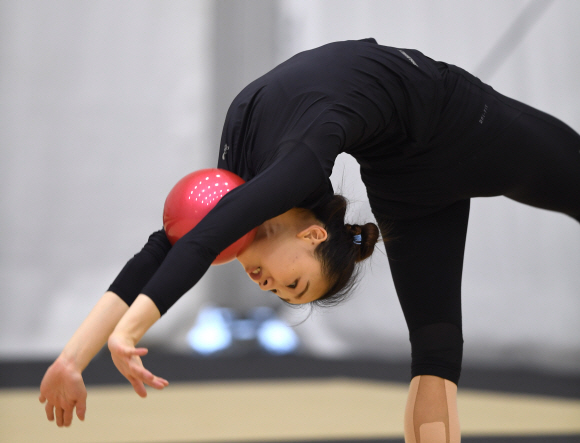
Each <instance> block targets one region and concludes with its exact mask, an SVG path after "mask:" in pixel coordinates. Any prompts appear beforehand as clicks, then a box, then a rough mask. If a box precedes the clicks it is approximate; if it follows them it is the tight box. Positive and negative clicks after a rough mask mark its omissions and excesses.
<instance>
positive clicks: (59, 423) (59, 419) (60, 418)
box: [54, 406, 64, 427]
mask: <svg viewBox="0 0 580 443" xmlns="http://www.w3.org/2000/svg"><path fill="white" fill-rule="evenodd" d="M54 409H55V411H54V412H55V415H56V425H57V426H58V427H61V426H62V425H63V423H64V419H63V410H62V408H59V407H58V406H57V407H56V408H54Z"/></svg>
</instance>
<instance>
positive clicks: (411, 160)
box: [40, 39, 580, 443]
mask: <svg viewBox="0 0 580 443" xmlns="http://www.w3.org/2000/svg"><path fill="white" fill-rule="evenodd" d="M343 152H345V153H348V154H350V155H352V156H353V157H354V158H355V159H356V161H357V162H358V163H359V165H360V174H361V178H362V181H363V183H364V184H365V186H366V190H367V195H368V199H369V202H370V206H371V209H372V211H373V214H374V217H375V219H376V224H374V223H367V224H364V225H356V224H348V223H346V222H345V219H344V217H345V212H346V207H347V202H346V200H345V199H344V198H343V197H342V196H340V195H335V194H334V192H333V189H332V185H331V183H330V180H329V177H330V175H331V172H332V168H333V165H334V161H335V159H336V157H337V156H338V155H339V154H340V153H343ZM218 155H219V157H218V163H217V167H218V168H222V169H227V170H229V171H232V172H234V173H236V174H237V175H239V176H240V177H242V178H243V179H244V180H245V181H246V183H245V184H243V185H241V186H239V187H237V188H235V189H234V190H232V191H231V192H230V193H228V194H227V195H226V196H224V197H223V198H222V199H221V201H220V202H219V203H218V204H217V205H216V207H215V208H214V209H213V210H211V211H210V213H209V214H208V215H207V216H206V217H205V218H204V219H203V220H202V221H201V222H200V223H199V224H198V225H197V226H196V227H195V228H193V229H192V230H191V231H189V232H188V233H187V234H186V235H184V236H183V237H182V238H181V239H180V240H179V241H177V242H176V243H175V245H174V246H171V244H170V243H169V241H168V239H167V236H166V235H165V232H164V231H163V230H160V231H157V232H155V233H153V234H152V235H151V236H150V237H149V240H148V242H147V243H146V245H145V246H144V247H143V249H142V250H141V251H140V252H139V253H138V254H136V255H135V256H134V257H133V258H132V259H131V260H129V262H128V263H127V264H126V265H125V267H124V268H123V269H122V271H121V272H120V274H119V275H118V276H117V278H116V279H115V280H114V282H113V283H112V285H111V286H110V287H109V290H108V291H107V292H106V293H105V294H104V296H103V297H102V299H101V300H100V301H99V302H98V303H97V305H96V306H95V308H94V309H93V310H92V311H91V313H90V314H89V315H88V317H87V318H86V320H85V321H84V322H83V323H82V325H81V326H80V327H79V329H78V330H77V331H76V333H75V334H74V335H73V337H72V338H71V340H70V341H69V342H68V344H67V345H66V347H65V348H64V350H63V352H62V353H61V355H60V356H59V357H58V358H57V359H56V360H55V362H54V363H53V364H52V365H51V366H50V367H49V368H48V370H47V372H46V374H45V376H44V378H43V380H42V383H41V389H40V391H41V395H40V401H41V402H42V403H45V402H46V405H45V409H46V415H47V417H48V419H49V420H54V418H55V416H56V424H57V425H58V426H63V425H64V426H69V425H70V423H71V421H72V418H73V411H74V409H75V408H76V414H77V416H78V418H79V419H81V420H83V419H84V416H85V410H86V395H87V394H86V389H85V386H84V382H83V379H82V371H83V370H84V368H85V367H86V366H87V365H88V364H89V362H90V360H91V359H92V358H93V357H94V356H95V355H96V353H97V352H98V351H99V350H100V349H101V348H102V347H103V345H104V344H105V343H107V342H108V347H109V349H110V351H111V355H112V358H113V361H114V363H115V365H116V366H117V368H118V369H119V371H120V372H121V373H122V374H123V375H124V376H125V377H126V378H127V379H128V380H129V381H130V382H131V384H132V385H133V387H134V389H135V391H136V392H137V394H139V395H140V396H145V395H146V390H145V385H148V386H151V387H153V388H156V389H162V388H164V387H165V386H167V383H168V382H167V381H166V380H164V379H162V378H160V377H157V376H155V375H153V374H152V373H151V372H149V371H148V370H147V369H145V368H144V367H143V364H142V362H141V358H140V357H141V356H143V355H145V354H146V353H147V350H146V349H144V348H136V345H137V343H138V342H139V340H140V339H141V337H142V336H143V335H144V334H145V332H146V331H147V330H148V329H149V328H150V327H151V326H152V325H153V324H154V323H155V322H156V321H157V320H158V319H159V318H160V317H161V316H162V315H163V314H164V313H165V312H166V311H167V310H168V309H169V308H170V307H171V306H172V305H173V304H174V303H175V302H176V301H177V300H178V299H179V298H180V297H181V296H182V295H183V294H184V293H185V292H187V291H188V290H189V289H190V288H191V287H193V286H194V285H195V284H196V283H197V282H198V281H199V279H200V278H201V277H202V276H203V275H204V273H205V272H206V270H207V269H208V267H209V266H210V264H211V263H212V261H213V260H214V259H215V257H216V256H217V255H218V254H219V253H220V251H222V250H223V249H225V248H226V247H227V246H228V245H230V244H231V243H233V242H234V241H235V240H236V239H238V238H240V237H242V236H243V235H244V234H246V233H247V232H249V231H250V230H252V229H254V228H256V227H257V231H256V232H257V233H256V237H255V239H254V241H253V242H252V243H251V245H250V246H248V247H247V248H246V249H245V250H244V251H243V252H242V253H241V254H240V255H239V256H238V257H237V259H238V261H239V262H240V263H241V264H242V266H243V267H244V270H245V272H246V273H247V274H248V276H249V277H250V278H251V279H252V280H253V281H254V282H255V283H256V284H258V285H259V287H260V289H262V290H265V291H271V292H272V293H273V294H274V296H277V297H279V298H280V299H282V300H284V301H285V302H287V303H292V304H303V303H312V304H315V305H319V306H333V305H336V304H337V303H340V302H341V301H342V300H343V299H344V298H345V297H346V296H347V295H348V293H349V290H350V289H351V288H352V286H353V282H354V280H355V278H356V274H357V269H358V264H359V263H360V262H361V261H362V260H364V259H366V258H368V257H369V256H370V255H371V254H372V253H373V250H374V249H375V245H376V244H377V242H378V241H383V242H384V244H385V247H386V251H387V255H388V260H389V266H390V271H391V274H392V278H393V281H394V283H395V287H396V291H397V296H398V298H399V301H400V304H401V307H402V309H403V313H404V316H405V320H406V323H407V326H408V329H409V337H410V342H411V346H412V363H411V381H410V389H409V396H408V401H407V406H406V410H405V419H404V428H405V441H406V442H407V443H430V442H431V443H433V442H450V443H458V442H459V441H460V431H459V418H458V411H457V405H456V394H457V384H458V382H459V377H460V372H461V360H462V353H463V337H462V320H461V278H462V270H463V256H464V247H465V238H466V232H467V224H468V217H469V206H470V199H471V198H473V197H490V196H499V195H503V196H506V197H508V198H510V199H512V200H515V201H517V202H520V203H524V204H527V205H531V206H535V207H538V208H543V209H547V210H552V211H558V212H561V213H563V214H566V215H569V216H571V217H573V218H575V219H576V220H578V221H580V136H579V135H578V134H577V133H576V132H575V131H574V130H572V129H571V128H570V127H568V126H567V125H565V124H564V123H562V122H561V121H559V120H557V119H556V118H554V117H552V116H550V115H547V114H545V113H543V112H540V111H538V110H536V109H534V108H531V107H530V106H527V105H525V104H522V103H520V102H518V101H516V100H513V99H511V98H508V97H506V96H504V95H502V94H500V93H498V92H496V91H495V90H494V89H492V88H491V87H490V86H488V85H486V84H484V83H482V82H481V81H480V80H479V79H478V78H476V77H474V76H473V75H471V74H469V73H468V72H466V71H464V70H462V69H461V68H459V67H457V66H453V65H450V64H447V63H443V62H439V61H434V60H432V59H430V58H429V57H426V56H425V55H423V54H422V53H421V52H419V51H416V50H413V49H399V48H392V47H386V46H381V45H379V44H377V42H376V41H375V40H374V39H365V40H359V41H344V42H335V43H330V44H327V45H325V46H322V47H319V48H316V49H313V50H309V51H305V52H302V53H299V54H297V55H295V56H294V57H292V58H290V59H289V60H287V61H286V62H284V63H282V64H280V65H279V66H277V67H276V68H274V69H273V70H272V71H270V72H268V73H266V74H265V75H264V76H262V77H260V78H258V79H257V80H255V81H254V82H252V83H250V84H249V85H248V86H247V87H246V88H244V89H243V90H242V91H241V93H240V94H239V95H238V96H237V97H236V98H235V99H234V101H233V103H232V104H231V106H230V108H229V110H228V113H227V116H226V120H225V124H224V128H223V133H222V138H221V143H220V146H219V154H218Z"/></svg>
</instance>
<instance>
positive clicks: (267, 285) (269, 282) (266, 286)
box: [258, 277, 274, 291]
mask: <svg viewBox="0 0 580 443" xmlns="http://www.w3.org/2000/svg"><path fill="white" fill-rule="evenodd" d="M258 284H259V285H260V289H261V290H262V291H270V290H271V289H272V287H273V286H274V279H273V278H272V277H266V278H265V279H264V280H263V281H259V282H258Z"/></svg>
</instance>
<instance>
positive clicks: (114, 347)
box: [109, 333, 169, 397]
mask: <svg viewBox="0 0 580 443" xmlns="http://www.w3.org/2000/svg"><path fill="white" fill-rule="evenodd" d="M109 350H110V351H111V357H112V358H113V362H114V363H115V366H116V367H117V369H118V370H119V372H120V373H121V374H123V375H124V376H125V378H126V379H127V380H129V382H130V383H131V384H132V385H133V389H135V392H136V393H137V394H138V395H139V396H141V397H146V396H147V391H146V389H145V385H149V386H151V387H152V388H155V389H163V388H164V387H166V386H167V385H168V384H169V382H168V381H167V380H165V379H163V378H160V377H156V376H155V375H153V374H152V373H151V372H149V371H148V370H147V369H145V368H144V367H143V363H142V362H141V357H142V356H144V355H146V354H147V352H148V351H147V349H145V348H135V344H134V343H133V342H132V341H131V339H129V338H126V337H124V336H122V335H119V334H115V333H113V334H112V335H111V336H110V337H109Z"/></svg>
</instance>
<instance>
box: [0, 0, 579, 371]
mask: <svg viewBox="0 0 580 443" xmlns="http://www.w3.org/2000/svg"><path fill="white" fill-rule="evenodd" d="M579 17H580V3H579V2H572V1H566V0H507V1H506V0H501V1H500V0H493V1H485V2H481V1H475V0H473V1H465V0H439V1H437V2H433V1H430V0H415V1H413V2H408V1H402V0H401V1H395V0H382V1H379V0H244V1H241V0H240V1H238V0H195V1H177V0H171V1H167V0H163V1H162V0H133V1H131V0H128V1H122V2H118V1H113V0H104V1H89V0H85V1H77V0H66V1H65V0H53V1H50V2H45V1H40V0H38V1H32V0H2V1H0V211H1V213H0V214H1V217H0V245H1V246H0V306H1V308H0V359H1V360H5V361H13V360H34V359H47V358H52V357H56V356H57V355H58V353H59V352H60V350H61V349H62V347H63V346H64V345H65V343H66V341H67V340H68V339H69V338H70V336H71V335H72V334H73V332H74V331H75V329H76V328H77V327H78V325H79V324H80V323H81V321H82V319H83V318H84V317H85V316H86V315H87V314H88V312H89V311H90V309H91V308H92V306H93V305H94V304H95V303H96V302H97V300H98V299H99V298H100V296H101V295H102V294H103V292H104V291H105V290H106V289H107V287H108V285H109V284H110V283H111V282H112V280H113V279H114V277H115V276H116V274H117V272H118V271H119V270H120V269H121V268H122V266H123V265H124V264H125V262H126V261H127V260H128V259H129V258H130V257H132V255H133V254H135V253H136V252H138V251H139V250H140V249H141V247H142V245H143V244H144V243H145V242H146V240H147V237H148V235H149V234H150V233H151V232H153V231H155V230H157V229H159V228H160V227H161V224H162V221H161V213H162V208H163V203H164V200H165V197H166V195H167V193H168V192H169V190H170V189H171V187H172V186H173V185H174V184H175V183H176V182H177V180H178V179H180V178H181V177H182V176H184V175H186V174H187V173H189V172H191V171H194V170H197V169H201V168H207V167H215V165H216V163H217V156H218V148H219V138H220V134H221V126H222V123H223V120H224V117H225V113H226V110H227V107H228V106H229V103H230V102H231V100H232V99H233V98H234V97H235V95H236V94H237V93H238V92H239V91H240V90H241V89H242V88H243V87H244V86H245V85H246V84H247V83H249V82H250V81H252V80H254V79H255V78H256V77H258V76H260V75H261V74H263V73H265V72H266V71H268V70H269V69H271V68H272V67H274V66H275V65H276V64H278V63H280V62H282V61H284V60H285V59H287V58H289V57H290V56H292V55H293V54H295V53H297V52H299V51H302V50H306V49H310V48H313V47H316V46H320V45H323V44H325V43H328V42H331V41H335V40H346V39H360V38H365V37H374V38H376V39H377V41H378V42H379V43H381V44H384V45H389V46H397V47H403V48H415V49H419V50H421V51H422V52H424V53H425V54H427V55H429V56H430V57H431V58H434V59H436V60H443V61H446V62H448V63H452V64H455V65H458V66H461V67H463V68H465V69H467V70H468V71H470V72H472V73H474V74H475V75H477V76H479V77H480V78H481V79H482V80H483V81H485V82H487V83H490V84H491V85H492V86H494V88H495V89H497V90H498V91H500V92H502V93H504V94H506V95H509V96H511V97H513V98H515V99H518V100H520V101H523V102H525V103H528V104H530V105H532V106H535V107H538V108H540V109H542V110H544V111H546V112H548V113H551V114H553V115H555V116H556V117H558V118H560V119H561V120H563V121H564V122H566V123H567V124H569V125H570V126H572V127H573V128H574V129H576V130H577V131H578V130H580V105H579V103H580V88H579V83H578V82H579V78H580V55H579V53H580V27H579V26H578V18H579ZM332 179H333V183H334V185H335V189H336V190H339V191H341V192H342V193H343V194H344V195H346V196H347V197H348V198H349V199H350V200H351V201H352V203H353V204H352V206H351V209H350V213H349V214H350V219H351V220H352V221H353V222H365V221H368V220H372V214H371V212H370V208H369V206H368V202H367V199H366V194H365V191H364V188H363V186H362V183H361V181H360V177H359V173H358V166H357V165H356V163H355V162H354V161H353V160H352V159H351V158H349V157H347V156H345V157H344V158H343V157H342V156H341V157H340V158H339V161H337V163H336V166H335V169H334V174H333V177H332ZM579 179H580V177H579ZM211 307H218V308H222V310H221V311H211V310H208V308H211ZM226 308H227V309H229V311H225V310H224V309H226ZM257 308H259V309H258V310H257V311H256V309H257ZM260 309H261V310H260ZM212 312H213V313H214V314H215V313H216V312H221V313H222V314H223V313H224V312H226V314H224V315H222V317H221V318H222V320H223V319H224V318H225V319H226V320H227V318H228V317H227V316H228V315H230V316H231V315H233V316H234V317H236V316H238V317H239V318H246V319H247V318H249V317H251V316H252V315H254V314H255V313H256V312H258V313H259V312H261V313H264V312H266V314H265V316H266V317H268V316H270V317H271V316H272V315H274V316H275V318H277V319H279V320H280V321H282V322H284V323H285V324H287V325H290V326H292V328H291V329H290V330H291V331H294V333H295V334H296V336H295V337H294V339H296V340H297V341H296V343H298V345H297V346H294V347H291V348H289V350H288V352H291V351H293V352H297V353H300V354H304V355H311V356H316V357H322V358H336V359H344V358H376V359H383V360H388V361H394V362H397V361H409V359H410V356H409V353H410V346H409V341H408V332H407V329H406V326H405V323H404V319H403V315H402V312H401V310H400V307H399V305H398V301H397V298H396V294H395V291H394V287H393V284H392V282H391V277H390V273H389V272H388V262H387V259H386V256H385V254H384V249H381V250H380V251H379V252H377V253H375V255H374V257H373V258H372V259H371V260H370V263H369V264H368V265H367V266H366V270H365V273H364V277H363V279H362V281H361V284H360V285H359V287H358V290H357V292H356V294H354V296H353V297H352V299H351V300H350V301H349V302H347V303H345V304H344V305H342V306H340V307H337V308H333V309H330V310H326V311H314V312H312V313H311V312H310V311H309V310H308V309H304V308H303V309H298V310H295V309H290V308H287V307H285V306H282V305H281V304H280V303H278V302H277V300H275V297H273V296H271V294H265V293H262V292H261V291H259V290H257V288H256V287H255V284H253V283H252V282H251V281H250V280H249V279H248V278H247V276H246V275H245V274H244V272H243V269H242V268H241V267H240V265H239V264H237V262H234V263H230V264H227V265H223V266H219V267H212V268H211V269H210V271H209V272H208V274H206V276H205V277H204V278H203V280H202V281H201V282H200V283H199V284H198V285H197V286H196V287H195V288H194V289H192V290H191V291H190V292H189V293H187V294H186V295H185V296H184V297H183V298H182V299H181V300H180V301H179V302H178V303H177V304H176V305H175V306H174V307H173V308H172V309H171V310H170V311H169V312H168V313H167V315H166V316H165V317H164V318H163V319H162V320H161V321H159V322H158V324H157V325H155V327H154V328H153V329H152V330H151V331H150V332H149V333H148V334H147V336H146V337H145V338H144V341H143V342H144V343H145V344H146V345H148V346H151V347H158V348H163V349H164V350H168V351H172V352H181V353H192V352H193V351H192V349H191V337H192V334H191V333H190V331H192V328H194V327H195V326H196V325H198V326H199V325H200V322H202V321H203V320H204V319H205V320H208V318H209V317H211V315H210V316H209V317H208V315H205V316H203V315H202V316H200V315H199V314H200V313H206V314H208V313H210V314H211V313H212ZM227 313H229V314H227ZM232 313H233V314H232ZM272 313H273V314H272ZM463 316H464V337H465V354H464V355H465V356H464V361H465V364H466V365H479V366H487V367H491V368H494V367H501V368H503V367H512V368H517V367H525V368H534V369H537V370H541V371H549V372H557V373H574V374H578V373H579V372H580V229H579V226H578V224H577V223H576V222H575V221H573V220H572V219H569V218H567V217H565V216H563V215H560V214H555V213H550V212H547V211H542V210H538V209H533V208H530V207H525V206H523V205H520V204H517V203H515V202H512V201H510V200H508V199H505V198H502V197H499V198H492V199H475V200H474V201H473V202H472V210H471V218H470V227H469V232H468V239H467V250H466V256H465V271H464V281H463ZM218 317H219V316H218ZM263 318H265V317H262V319H263ZM230 319H231V318H230ZM305 319H307V320H306V321H304V322H303V320H305ZM230 326H231V324H230ZM238 326H240V325H238ZM230 329H231V328H230ZM250 329H252V328H251V327H250ZM251 334H252V333H251V331H250V336H251ZM286 334H288V332H286ZM240 337H241V338H240ZM239 338H240V340H239V341H243V334H241V335H239ZM216 349H217V348H216ZM285 352H286V351H285Z"/></svg>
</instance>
